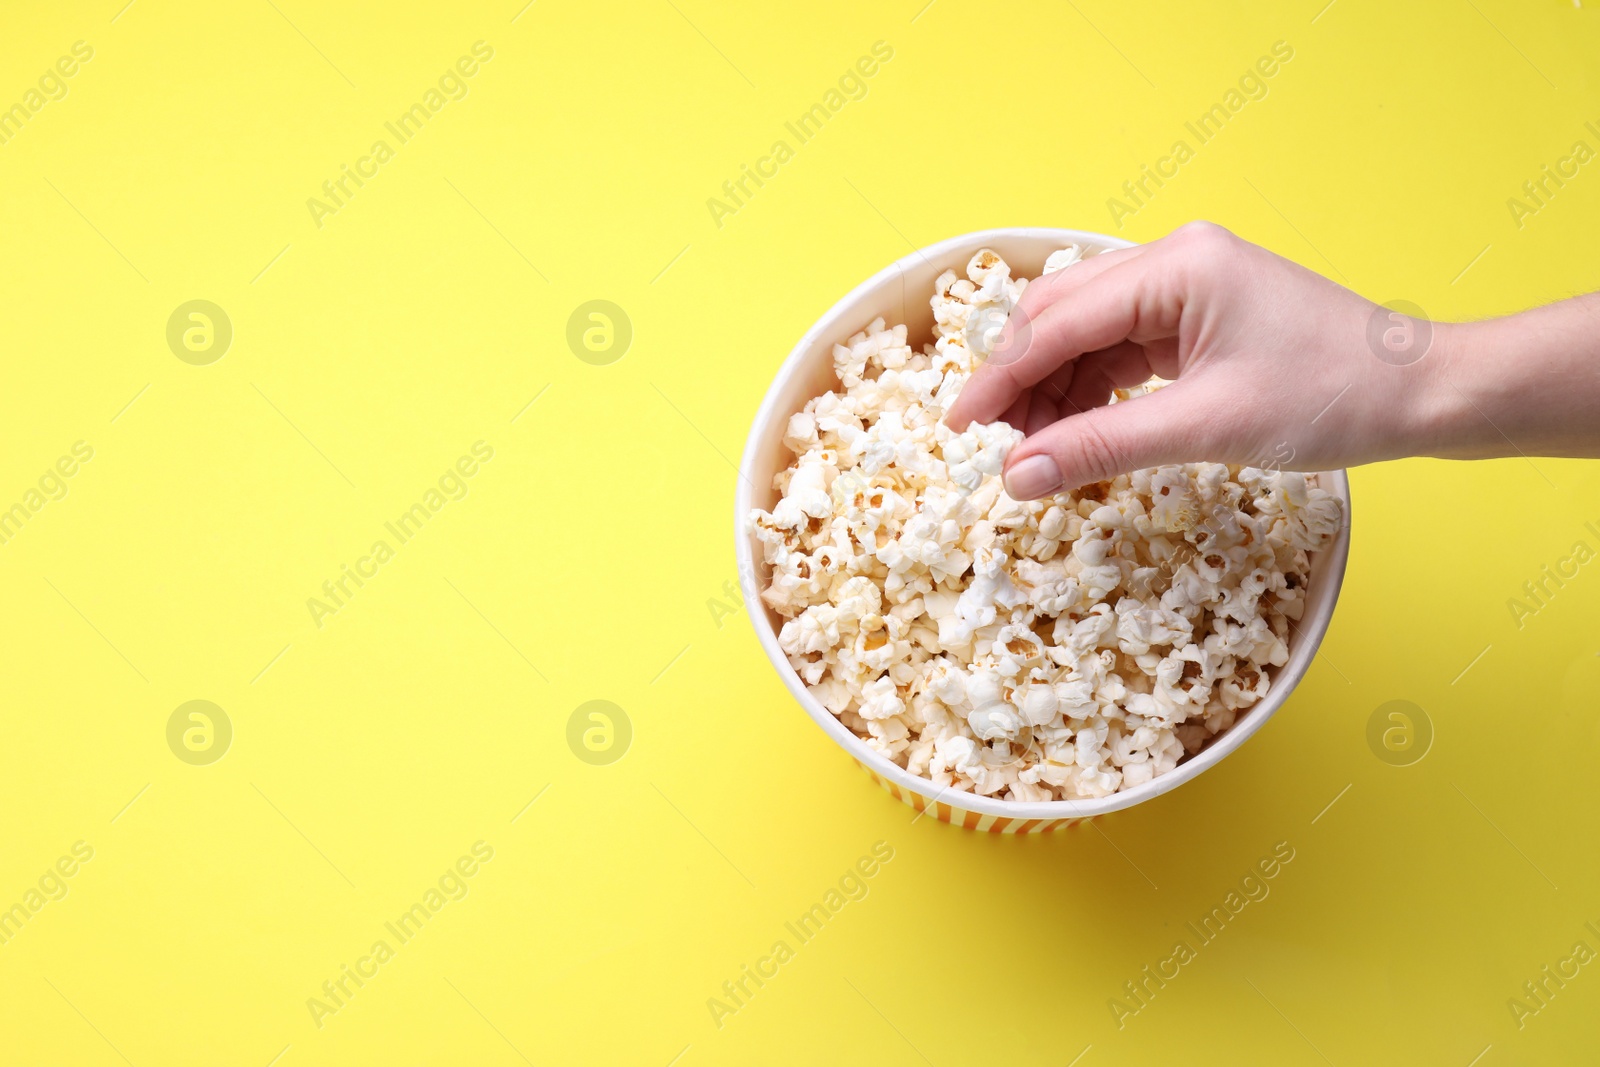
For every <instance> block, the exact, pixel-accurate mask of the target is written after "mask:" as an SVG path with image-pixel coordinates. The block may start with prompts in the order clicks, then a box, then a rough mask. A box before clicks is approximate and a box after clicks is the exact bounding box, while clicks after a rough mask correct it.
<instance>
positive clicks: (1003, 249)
mask: <svg viewBox="0 0 1600 1067" xmlns="http://www.w3.org/2000/svg"><path fill="white" fill-rule="evenodd" d="M1070 244H1078V245H1082V246H1084V247H1085V249H1086V252H1087V254H1089V255H1094V254H1098V253H1099V252H1102V251H1108V250H1111V249H1117V248H1128V247H1131V242H1129V241H1124V240H1122V239H1121V238H1117V237H1109V236H1106V235H1103V234H1097V233H1089V232H1085V231H1081V230H1056V229H1023V228H1016V229H997V230H982V231H979V232H977V233H970V234H966V235H964V236H961V237H953V238H950V239H949V240H946V241H941V242H939V243H938V244H934V245H930V246H929V247H927V248H924V249H922V250H921V251H919V252H914V253H912V254H911V255H909V256H906V257H904V258H903V259H901V260H899V261H898V262H895V263H891V264H890V265H889V266H887V267H885V268H884V269H883V270H881V271H879V272H878V273H877V274H875V275H873V276H872V277H871V278H869V279H867V280H866V281H865V282H863V283H861V284H860V285H859V286H857V287H856V288H855V289H854V290H852V291H851V292H850V293H849V294H848V295H847V296H845V297H844V298H843V299H842V300H840V301H839V302H838V303H837V304H835V305H834V306H833V307H832V308H830V309H829V310H828V312H827V314H825V315H823V316H822V318H820V319H818V320H817V322H816V324H815V325H813V326H812V327H811V328H810V329H809V330H807V331H806V333H805V335H804V336H803V337H801V338H800V341H799V343H798V344H796V345H795V347H794V350H793V351H792V352H790V353H789V356H788V358H787V359H785V360H784V362H783V365H782V366H781V367H780V368H779V369H778V373H777V376H776V377H775V378H774V379H773V382H772V385H771V386H770V387H769V388H768V390H767V394H766V397H765V398H764V399H763V400H762V402H761V407H760V408H759V409H758V410H757V412H756V416H755V421H754V424H753V425H752V427H751V430H750V437H749V439H748V441H747V442H746V444H745V449H744V454H743V457H742V459H741V462H740V477H739V481H738V485H737V489H736V492H735V498H734V512H735V515H734V545H735V553H736V555H737V558H738V565H739V580H740V585H741V587H742V590H743V593H744V600H745V604H746V605H747V608H748V610H747V611H746V615H748V616H749V618H750V621H751V624H752V625H753V626H754V627H755V631H756V637H757V639H758V640H759V641H760V643H761V647H762V649H763V651H765V652H766V654H767V658H768V659H769V660H770V661H771V663H772V666H773V669H774V670H776V671H777V672H778V675H779V677H781V678H782V679H783V681H784V684H785V685H787V686H788V688H789V692H790V693H791V694H792V695H793V696H794V698H795V700H796V701H797V702H798V703H799V704H800V706H801V708H803V709H804V710H805V712H806V714H807V715H809V716H810V717H811V719H812V720H813V721H814V722H815V723H816V724H817V725H818V726H819V727H820V728H821V729H822V730H823V732H825V733H826V734H827V735H828V736H829V737H831V738H832V739H833V740H834V741H835V742H837V743H838V745H839V746H840V747H841V748H843V749H844V750H845V752H847V753H848V754H849V755H850V757H851V758H852V759H854V760H855V761H856V763H858V764H859V765H860V766H861V767H862V769H863V770H865V771H866V772H867V773H868V774H869V775H871V776H872V778H873V779H874V780H875V781H876V782H878V784H880V785H881V786H883V787H884V789H885V790H887V791H888V792H889V794H890V795H891V796H893V797H895V798H896V799H897V800H900V801H901V802H903V803H905V804H908V805H910V806H911V807H913V808H916V809H917V810H918V811H921V812H926V813H928V814H930V815H932V816H934V817H935V818H936V819H938V820H939V821H940V822H944V823H949V824H950V825H952V826H960V827H962V828H963V829H967V830H981V831H987V832H989V833H1005V834H1039V833H1048V832H1050V831H1053V830H1061V829H1065V828H1068V827H1072V826H1075V825H1077V824H1078V823H1080V822H1082V821H1084V820H1086V819H1093V818H1096V817H1098V816H1100V815H1103V814H1106V813H1108V812H1112V811H1120V810H1122V809H1124V808H1130V807H1133V806H1134V805H1136V804H1139V803H1142V802H1143V801H1146V800H1149V799H1151V798H1152V797H1156V796H1159V795H1161V794H1162V793H1165V792H1167V791H1168V790H1169V789H1173V788H1176V787H1177V786H1179V785H1182V784H1183V783H1184V782H1187V781H1188V780H1190V779H1191V778H1194V777H1195V776H1196V775H1198V774H1200V773H1201V772H1203V771H1205V770H1206V769H1207V768H1209V767H1212V766H1214V765H1216V764H1217V763H1219V762H1221V760H1222V759H1223V758H1224V757H1225V756H1227V755H1228V754H1229V753H1230V752H1232V751H1233V750H1234V749H1236V748H1238V747H1239V746H1240V745H1241V744H1243V743H1244V742H1245V740H1246V739H1247V738H1249V737H1250V735H1251V734H1254V733H1255V732H1256V731H1257V730H1259V729H1260V728H1261V727H1262V726H1263V725H1264V724H1265V723H1266V721H1267V720H1268V719H1269V718H1271V717H1272V715H1273V714H1274V713H1275V712H1276V711H1277V710H1278V708H1279V707H1280V706H1282V704H1283V703H1284V701H1285V700H1286V699H1287V698H1288V696H1289V694H1290V693H1291V692H1292V691H1293V690H1294V687H1295V685H1296V684H1298V682H1299V681H1300V679H1301V678H1302V677H1303V676H1304V675H1305V673H1306V670H1307V669H1308V668H1309V667H1310V665H1311V661H1312V658H1313V657H1314V656H1315V655H1316V651H1317V646H1318V645H1320V644H1321V642H1322V637H1323V634H1324V633H1326V631H1327V628H1328V623H1329V622H1330V621H1331V619H1332V618H1333V610H1334V605H1335V603H1336V602H1337V600H1338V597H1339V588H1340V585H1341V583H1342V581H1343V579H1344V570H1345V563H1346V560H1347V558H1348V555H1349V544H1350V522H1349V516H1350V483H1349V479H1348V478H1347V477H1346V476H1345V473H1344V472H1343V471H1333V472H1324V473H1322V474H1320V475H1318V482H1319V484H1320V485H1321V486H1322V487H1323V488H1324V489H1327V490H1328V491H1329V492H1331V493H1333V494H1334V495H1335V496H1337V497H1338V498H1339V499H1340V500H1341V501H1342V503H1343V506H1344V509H1345V511H1344V513H1345V522H1344V525H1343V527H1342V528H1341V529H1340V530H1339V532H1338V535H1337V536H1336V537H1335V539H1334V540H1333V541H1332V542H1331V543H1330V544H1329V545H1328V546H1327V547H1326V548H1324V549H1322V550H1320V551H1317V552H1314V553H1312V554H1311V575H1310V580H1309V588H1308V590H1307V593H1306V600H1305V608H1304V612H1303V615H1302V617H1301V619H1300V620H1299V622H1298V623H1297V624H1295V625H1294V626H1293V627H1292V628H1291V630H1290V637H1289V641H1288V647H1289V658H1288V662H1286V663H1285V664H1284V665H1283V666H1282V667H1279V668H1278V669H1277V670H1276V672H1275V673H1274V675H1273V676H1272V685H1271V688H1270V690H1269V691H1268V693H1267V695H1266V696H1265V697H1263V698H1262V699H1261V700H1259V701H1257V702H1256V703H1255V704H1254V705H1252V706H1251V707H1250V708H1248V709H1247V710H1245V711H1243V712H1242V713H1240V715H1239V717H1238V718H1237V719H1236V720H1235V722H1234V723H1233V725H1232V726H1230V727H1228V728H1227V729H1226V730H1224V731H1223V732H1222V733H1220V734H1218V735H1217V736H1216V737H1214V738H1212V739H1211V740H1210V741H1209V742H1208V743H1207V744H1206V746H1205V747H1204V748H1203V749H1201V750H1200V751H1199V752H1198V753H1196V754H1195V755H1194V756H1192V757H1190V758H1188V759H1186V760H1184V761H1183V762H1182V763H1180V764H1179V765H1178V766H1177V767H1176V768H1175V769H1173V770H1172V771H1170V772H1168V773H1166V774H1162V775H1159V776H1157V777H1154V778H1152V779H1150V780H1149V781H1146V782H1142V783H1140V784H1138V785H1134V786H1131V787H1129V788H1126V789H1122V790H1120V791H1118V792H1115V793H1112V794H1110V795H1109V796H1105V797H1098V798H1092V799H1082V800H1050V801H1038V802H1025V801H1014V800H1003V799H1000V798H998V797H986V796H979V795H977V794H974V793H971V792H965V791H956V790H951V789H948V788H941V787H940V786H939V785H937V784H935V783H934V782H933V781H931V780H929V779H927V778H923V777H921V776H918V775H913V774H911V773H909V772H908V771H907V770H906V769H905V768H903V767H900V766H898V765H896V764H895V763H893V762H892V761H890V760H888V759H886V758H884V757H883V756H882V755H880V754H879V753H878V752H876V751H875V750H873V749H872V748H871V747H870V746H868V745H867V743H866V742H865V741H863V740H862V739H861V738H860V737H857V736H856V735H855V733H854V732H852V731H851V730H850V729H849V728H848V727H846V726H845V725H844V723H842V722H840V721H839V719H838V717H837V716H835V715H834V714H833V713H831V712H830V711H828V709H827V708H825V707H823V706H822V703H821V702H820V701H819V700H818V699H817V698H816V697H815V696H814V695H812V693H811V692H810V690H809V689H808V688H807V686H806V684H805V682H804V681H803V680H802V679H801V678H800V676H799V675H798V674H796V672H795V670H794V668H792V667H791V666H790V665H789V661H788V658H787V656H785V654H784V652H783V649H782V648H781V647H780V646H779V643H778V634H779V631H780V629H781V627H782V624H783V620H782V619H781V618H780V617H779V616H778V615H777V614H775V613H774V612H772V611H771V610H769V609H768V608H767V607H766V605H765V604H764V603H763V602H762V601H761V599H760V592H761V588H762V586H763V585H764V582H763V580H762V570H763V564H762V558H763V557H762V553H761V547H760V543H759V542H758V541H757V540H756V538H755V536H754V534H753V533H752V532H751V531H750V529H749V527H748V525H747V523H746V518H747V516H748V515H749V514H750V512H751V511H752V510H753V509H755V508H761V509H763V510H768V511H770V510H771V509H772V508H773V506H774V505H775V504H776V502H777V499H778V493H777V490H776V489H774V488H773V478H774V476H776V475H777V474H778V473H779V472H781V471H783V470H784V469H785V468H786V467H787V466H788V463H789V459H790V456H791V453H790V452H789V451H788V450H787V449H786V448H785V447H784V445H783V435H784V431H785V428H786V427H787V425H788V422H789V417H790V416H791V415H793V414H794V413H795V412H797V411H800V410H801V409H803V408H804V407H805V405H806V403H807V402H808V401H810V400H811V399H813V398H814V397H818V396H821V395H822V394H823V393H825V392H827V391H828V390H830V389H833V388H835V386H836V385H837V384H838V383H837V379H836V377H835V374H834V366H833V345H834V344H835V343H836V342H838V341H841V340H843V339H844V338H846V337H848V336H850V335H851V334H853V333H855V332H856V331H858V330H860V329H861V328H862V327H863V326H864V325H866V324H867V323H868V322H870V321H872V320H873V319H874V318H877V317H879V316H882V317H883V318H884V319H885V320H886V321H887V322H889V323H891V324H897V323H905V324H906V325H907V327H908V328H909V333H910V337H911V338H913V339H914V340H916V341H918V342H920V340H921V339H925V338H927V337H930V336H931V335H932V332H933V311H932V309H931V307H930V306H929V303H928V299H927V294H930V293H931V292H932V291H933V287H934V280H935V279H936V278H937V277H938V275H939V274H940V273H941V272H942V271H944V270H946V269H951V268H954V269H959V268H960V267H961V266H962V265H963V264H965V263H966V262H967V261H968V260H969V259H970V258H971V257H972V256H973V255H974V254H975V253H976V252H977V251H978V250H979V249H982V248H992V249H993V250H994V251H996V252H998V253H999V254H1000V256H1001V257H1003V258H1004V259H1005V260H1006V261H1007V262H1008V263H1009V264H1010V265H1011V266H1012V268H1013V270H1014V271H1015V273H1016V275H1017V276H1019V277H1028V278H1034V277H1038V276H1039V275H1040V273H1041V272H1042V269H1043V266H1044V262H1045V258H1046V257H1047V256H1048V255H1049V254H1050V253H1051V252H1053V251H1055V250H1057V249H1060V248H1063V247H1065V246H1067V245H1070Z"/></svg>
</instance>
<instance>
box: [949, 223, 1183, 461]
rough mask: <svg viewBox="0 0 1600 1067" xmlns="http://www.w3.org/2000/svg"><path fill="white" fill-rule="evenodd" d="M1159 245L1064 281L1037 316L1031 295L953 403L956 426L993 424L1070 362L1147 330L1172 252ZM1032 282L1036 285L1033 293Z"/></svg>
mask: <svg viewBox="0 0 1600 1067" xmlns="http://www.w3.org/2000/svg"><path fill="white" fill-rule="evenodd" d="M1159 249H1160V242H1156V243H1155V244H1152V245H1148V246H1142V247H1141V248H1140V249H1137V250H1135V249H1127V250H1125V253H1126V252H1135V251H1138V252H1141V253H1144V254H1139V255H1127V254H1123V255H1120V256H1118V257H1117V258H1116V259H1115V260H1114V261H1112V262H1111V263H1110V265H1109V266H1105V267H1101V268H1100V269H1099V270H1097V271H1096V272H1095V273H1094V274H1093V275H1091V276H1089V277H1087V279H1086V280H1083V281H1080V282H1079V283H1077V284H1073V285H1068V284H1066V280H1065V279H1063V282H1062V283H1057V284H1055V285H1052V287H1051V288H1052V290H1053V292H1048V293H1046V294H1045V296H1046V298H1047V299H1049V300H1051V302H1049V303H1046V304H1045V305H1044V306H1043V307H1041V308H1039V309H1038V310H1037V311H1036V312H1034V313H1031V314H1030V313H1029V311H1028V310H1027V308H1026V306H1025V305H1026V302H1027V297H1028V293H1024V294H1023V300H1022V301H1020V302H1019V303H1018V307H1017V309H1016V310H1015V311H1013V312H1012V317H1011V319H1009V320H1008V321H1007V323H1006V327H1005V330H1004V331H1003V332H1002V334H1001V337H1000V340H999V342H998V343H997V344H996V345H995V348H994V351H993V352H992V353H991V354H990V356H989V358H988V360H986V361H985V362H984V363H983V365H982V366H980V367H979V368H978V369H977V370H976V371H974V372H973V375H972V377H971V378H970V379H968V381H967V383H966V385H964V386H963V387H962V389H961V393H960V395H959V396H958V397H957V398H956V402H955V403H954V404H952V405H951V406H950V410H949V412H948V413H947V414H946V415H945V422H946V423H947V424H948V425H949V427H950V428H951V429H952V430H955V431H956V432H958V433H959V432H961V431H963V430H965V429H966V428H967V426H968V425H969V424H970V423H973V422H992V421H993V420H995V419H997V418H999V417H1000V415H1001V414H1002V413H1003V412H1004V411H1005V410H1006V409H1007V408H1009V407H1010V406H1011V405H1012V404H1013V403H1015V402H1016V400H1017V398H1018V397H1019V396H1021V395H1022V392H1023V390H1025V389H1028V388H1029V387H1031V386H1033V385H1035V384H1037V383H1038V382H1041V381H1043V380H1044V379H1045V378H1046V377H1047V376H1048V375H1050V374H1051V373H1053V372H1054V371H1056V370H1057V369H1059V368H1060V367H1061V366H1062V365H1063V364H1065V363H1067V362H1069V361H1071V360H1074V359H1077V358H1078V357H1079V356H1081V355H1083V354H1084V353H1086V352H1097V351H1099V350H1101V349H1103V348H1110V347H1111V346H1113V345H1115V344H1117V343H1118V342H1120V341H1125V340H1127V339H1128V338H1129V336H1130V335H1131V334H1133V333H1134V332H1136V331H1137V330H1138V329H1139V326H1140V322H1141V319H1142V318H1149V317H1150V316H1151V314H1152V313H1153V312H1155V311H1157V310H1158V309H1159V304H1160V301H1159V299H1158V298H1159V296H1160V293H1161V289H1160V288H1158V286H1159V285H1160V282H1161V280H1162V279H1163V278H1164V277H1165V271H1164V270H1163V269H1162V268H1163V266H1164V264H1163V262H1162V261H1163V260H1164V259H1165V257H1164V256H1162V255H1159V254H1154V255H1152V254H1149V253H1150V252H1154V251H1157V250H1159ZM1095 258H1096V259H1098V258H1100V257H1098V256H1097V257H1095ZM1089 262H1090V261H1087V260H1086V261H1085V263H1084V265H1085V266H1087V265H1088V263H1089ZM1077 269H1078V268H1077V267H1072V268H1069V269H1068V270H1066V271H1063V272H1062V273H1063V274H1071V273H1072V271H1074V270H1077ZM1032 288H1033V287H1032V286H1029V292H1031V291H1032ZM1159 317H1160V318H1162V319H1163V320H1165V319H1167V318H1169V317H1171V316H1167V315H1162V316H1159ZM1174 321H1175V318H1174Z"/></svg>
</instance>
